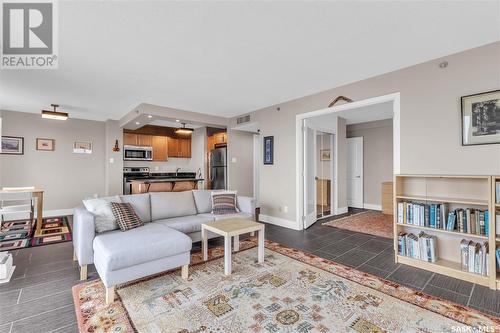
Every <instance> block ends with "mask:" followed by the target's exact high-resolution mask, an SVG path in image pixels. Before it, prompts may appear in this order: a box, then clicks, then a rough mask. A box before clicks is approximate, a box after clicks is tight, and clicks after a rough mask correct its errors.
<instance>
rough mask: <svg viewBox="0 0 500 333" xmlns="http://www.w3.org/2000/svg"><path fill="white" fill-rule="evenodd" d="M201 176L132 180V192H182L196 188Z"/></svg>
mask: <svg viewBox="0 0 500 333" xmlns="http://www.w3.org/2000/svg"><path fill="white" fill-rule="evenodd" d="M203 180H204V179H201V178H162V179H136V180H132V181H131V183H132V194H138V193H147V192H182V191H189V190H194V189H196V188H198V183H200V182H203Z"/></svg>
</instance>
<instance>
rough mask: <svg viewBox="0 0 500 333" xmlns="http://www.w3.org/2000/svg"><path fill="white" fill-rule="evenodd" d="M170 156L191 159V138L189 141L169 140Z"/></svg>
mask: <svg viewBox="0 0 500 333" xmlns="http://www.w3.org/2000/svg"><path fill="white" fill-rule="evenodd" d="M168 156H169V157H183V158H190V157H191V138H189V139H178V138H168Z"/></svg>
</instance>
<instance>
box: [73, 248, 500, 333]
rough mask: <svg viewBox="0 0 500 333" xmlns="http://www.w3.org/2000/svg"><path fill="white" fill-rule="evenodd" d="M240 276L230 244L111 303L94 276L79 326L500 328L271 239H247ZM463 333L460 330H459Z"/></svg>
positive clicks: (133, 286)
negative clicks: (185, 272) (228, 255)
mask: <svg viewBox="0 0 500 333" xmlns="http://www.w3.org/2000/svg"><path fill="white" fill-rule="evenodd" d="M240 248H241V249H242V250H241V251H240V252H238V253H236V254H235V255H234V256H233V274H232V275H231V276H225V275H224V260H223V259H222V257H221V256H222V254H223V249H222V247H218V248H214V249H211V252H210V258H211V259H210V260H209V261H208V262H202V261H201V254H200V253H196V254H194V255H193V256H192V259H191V262H192V265H191V266H190V268H189V274H190V277H189V279H188V281H184V280H182V278H181V277H180V272H179V270H176V271H173V272H165V273H162V274H159V275H157V276H155V277H149V278H146V279H143V280H140V281H135V282H132V283H129V284H125V285H121V286H119V287H118V288H117V294H118V297H117V300H116V301H115V302H114V303H112V304H110V305H106V304H105V300H104V286H103V285H102V283H101V282H100V280H93V281H89V282H86V283H82V284H79V285H76V286H74V287H73V298H74V302H75V310H76V314H77V319H78V327H79V331H80V332H179V333H194V332H303V333H307V332H321V333H326V332H362V333H365V332H457V330H459V329H466V330H467V332H470V331H472V330H470V328H469V327H468V326H469V325H470V326H473V327H486V328H488V329H489V331H488V332H494V331H495V330H498V331H500V319H498V318H493V317H489V316H488V315H485V314H482V313H479V312H477V311H475V310H471V309H467V308H464V307H463V306H460V305H457V304H453V303H451V302H448V301H443V300H440V299H437V298H435V297H432V296H428V295H425V294H422V293H421V292H417V291H414V290H412V289H409V288H407V287H404V286H401V285H398V284H396V283H393V282H389V281H385V280H383V279H380V278H377V277H374V276H371V275H369V274H366V273H363V272H360V271H357V270H355V269H352V268H348V267H345V266H343V265H340V264H336V263H333V262H331V261H329V260H326V259H323V258H319V257H316V256H314V255H311V254H306V253H304V252H302V251H299V250H296V249H292V248H288V247H284V246H282V245H279V244H277V243H272V242H267V243H266V257H265V262H264V264H258V263H257V262H256V258H257V249H256V248H255V242H254V241H252V240H247V241H243V242H241V247H240ZM460 332H462V331H460Z"/></svg>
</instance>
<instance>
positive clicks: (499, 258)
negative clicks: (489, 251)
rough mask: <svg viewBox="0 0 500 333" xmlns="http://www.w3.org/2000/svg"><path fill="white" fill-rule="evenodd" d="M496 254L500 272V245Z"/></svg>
mask: <svg viewBox="0 0 500 333" xmlns="http://www.w3.org/2000/svg"><path fill="white" fill-rule="evenodd" d="M495 256H496V257H497V270H498V271H499V272H500V246H499V247H497V249H496V251H495Z"/></svg>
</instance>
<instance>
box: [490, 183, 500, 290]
mask: <svg viewBox="0 0 500 333" xmlns="http://www.w3.org/2000/svg"><path fill="white" fill-rule="evenodd" d="M496 182H500V176H493V177H491V212H492V218H491V220H492V222H493V226H494V227H496V215H497V212H500V203H496V202H497V201H498V199H499V198H497V197H496V188H495V184H496ZM493 230H494V231H495V232H491V233H490V240H489V241H490V243H491V244H493V246H492V247H491V248H490V250H493V259H496V255H495V251H496V248H497V246H500V230H496V228H495V229H493ZM497 234H498V235H497ZM496 267H497V263H496V261H495V260H493V272H495V273H494V274H493V275H494V277H495V285H496V289H498V290H500V273H499V272H497V270H496Z"/></svg>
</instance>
